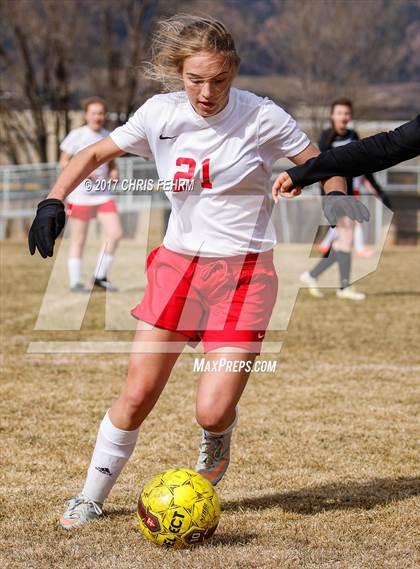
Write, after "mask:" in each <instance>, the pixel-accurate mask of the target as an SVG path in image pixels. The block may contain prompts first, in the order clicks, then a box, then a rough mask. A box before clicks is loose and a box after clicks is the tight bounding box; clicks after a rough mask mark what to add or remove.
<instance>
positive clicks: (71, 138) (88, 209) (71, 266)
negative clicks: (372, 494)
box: [60, 97, 122, 292]
mask: <svg viewBox="0 0 420 569" xmlns="http://www.w3.org/2000/svg"><path fill="white" fill-rule="evenodd" d="M83 109H84V112H85V120H86V125H84V126H81V127H79V128H75V129H73V130H72V131H70V132H69V134H68V135H67V136H66V138H65V139H64V140H63V141H62V143H61V144H60V149H61V156H60V166H61V167H62V168H65V167H66V166H67V165H68V163H69V162H70V160H71V158H72V156H74V155H75V154H77V152H79V151H80V150H83V148H86V147H87V146H89V145H91V144H93V143H95V142H98V141H99V140H102V139H103V138H105V137H106V136H108V134H109V131H108V130H106V129H105V128H104V124H105V120H106V113H107V107H106V103H105V101H104V100H103V99H101V98H100V97H90V98H89V99H87V100H86V101H85V102H84V104H83ZM108 178H110V179H113V180H116V179H117V178H118V170H117V167H116V164H115V161H114V160H110V161H109V162H108V163H106V164H101V165H100V166H98V167H97V168H96V169H95V170H94V171H93V172H91V173H90V174H89V176H88V179H89V182H88V184H89V183H90V187H88V186H87V184H86V180H82V181H81V182H80V184H79V185H78V186H77V187H76V188H75V189H74V190H73V191H72V192H71V194H70V195H69V196H68V198H67V212H68V216H69V218H70V249H69V259H68V270H69V279H70V290H72V291H73V292H88V291H89V289H88V288H86V287H85V286H84V284H82V282H81V264H82V258H83V250H84V246H85V242H86V237H87V232H88V227H89V221H90V219H93V218H95V217H97V219H98V221H99V223H100V224H101V227H102V231H103V234H104V239H105V243H104V246H103V248H102V250H101V253H100V255H99V258H98V262H97V265H96V269H95V273H94V276H93V283H94V285H95V286H97V287H100V288H102V289H108V290H116V289H115V287H113V286H112V285H111V283H110V282H109V281H108V279H107V275H108V273H109V270H110V268H111V264H112V261H113V258H114V254H115V250H116V248H117V245H118V242H119V240H120V239H121V237H122V228H121V223H120V219H119V215H118V212H117V208H116V205H115V200H114V199H113V198H112V195H111V193H110V192H109V191H107V190H105V191H104V189H103V188H101V187H100V185H99V183H100V180H106V179H108Z"/></svg>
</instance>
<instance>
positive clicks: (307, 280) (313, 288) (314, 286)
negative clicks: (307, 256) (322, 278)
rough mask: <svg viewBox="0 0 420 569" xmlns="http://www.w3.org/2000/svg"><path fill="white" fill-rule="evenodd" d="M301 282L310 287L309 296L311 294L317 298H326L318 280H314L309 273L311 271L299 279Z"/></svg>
mask: <svg viewBox="0 0 420 569" xmlns="http://www.w3.org/2000/svg"><path fill="white" fill-rule="evenodd" d="M299 280H300V281H301V282H302V283H304V284H306V285H308V287H309V294H311V295H312V296H314V297H315V298H324V295H323V293H322V292H321V291H320V290H319V288H318V281H317V280H316V279H314V277H311V274H310V273H309V271H306V272H305V273H302V274H301V275H300V277H299Z"/></svg>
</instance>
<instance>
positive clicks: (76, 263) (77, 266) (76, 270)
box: [67, 257, 82, 287]
mask: <svg viewBox="0 0 420 569" xmlns="http://www.w3.org/2000/svg"><path fill="white" fill-rule="evenodd" d="M81 265H82V260H81V259H80V258H79V257H69V259H68V261H67V267H68V271H69V279H70V287H74V286H75V285H77V284H79V283H80V279H81Z"/></svg>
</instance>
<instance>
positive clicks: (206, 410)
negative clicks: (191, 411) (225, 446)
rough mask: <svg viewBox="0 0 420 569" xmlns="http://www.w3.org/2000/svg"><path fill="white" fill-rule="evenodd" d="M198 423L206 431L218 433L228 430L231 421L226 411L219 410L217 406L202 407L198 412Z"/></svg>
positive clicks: (198, 408) (199, 407)
mask: <svg viewBox="0 0 420 569" xmlns="http://www.w3.org/2000/svg"><path fill="white" fill-rule="evenodd" d="M196 419H197V423H198V424H199V425H200V426H201V427H202V428H203V429H205V430H206V431H210V432H214V433H217V432H219V431H224V430H225V429H227V428H228V426H229V423H230V422H231V421H230V416H229V413H228V412H227V411H226V409H220V408H219V409H218V408H217V405H213V404H212V405H200V406H197V410H196Z"/></svg>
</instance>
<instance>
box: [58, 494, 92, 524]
mask: <svg viewBox="0 0 420 569" xmlns="http://www.w3.org/2000/svg"><path fill="white" fill-rule="evenodd" d="M102 515H103V514H102V504H100V503H99V502H94V501H93V500H89V498H87V497H86V496H83V494H79V496H74V497H73V498H71V499H70V500H69V501H68V505H67V510H66V511H65V512H64V514H63V515H62V516H61V518H60V525H61V527H63V528H64V529H73V528H77V527H80V526H82V525H84V524H86V523H87V522H90V521H92V520H96V519H98V518H100V517H101V516H102Z"/></svg>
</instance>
